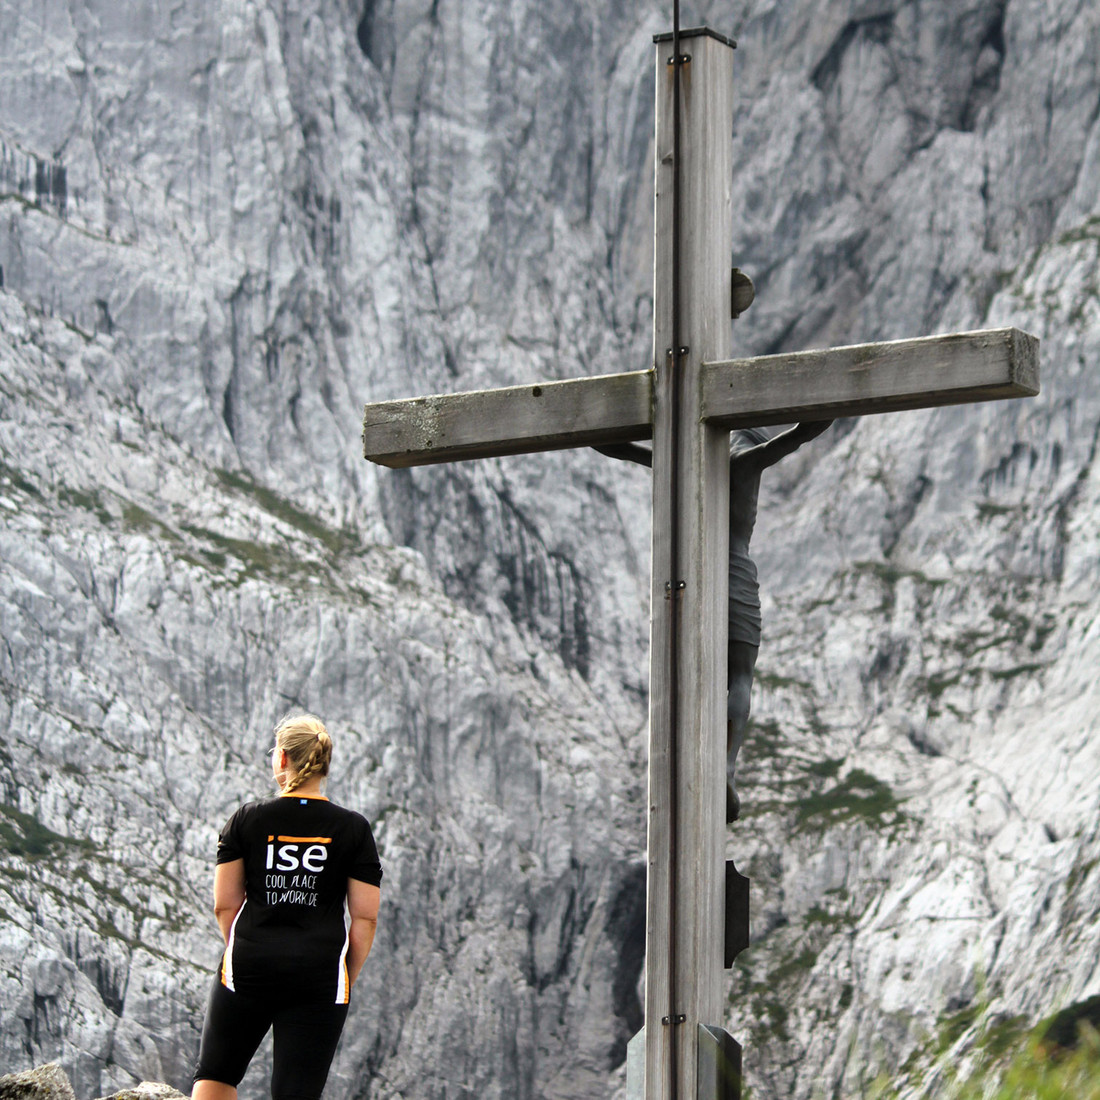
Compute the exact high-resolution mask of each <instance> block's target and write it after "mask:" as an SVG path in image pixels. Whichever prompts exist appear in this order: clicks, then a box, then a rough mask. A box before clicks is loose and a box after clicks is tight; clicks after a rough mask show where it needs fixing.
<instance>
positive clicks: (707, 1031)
mask: <svg viewBox="0 0 1100 1100" xmlns="http://www.w3.org/2000/svg"><path fill="white" fill-rule="evenodd" d="M671 38H672V36H670V35H664V36H659V37H658V38H657V39H656V40H655V41H656V47H657V50H656V53H657V56H656V70H657V119H656V141H655V147H654V155H655V162H656V163H655V190H656V196H655V239H656V248H655V258H654V292H653V299H654V322H653V365H652V368H651V369H649V370H642V371H634V372H629V373H625V374H608V375H602V376H598V377H591V378H579V379H571V380H568V381H553V382H541V383H537V384H532V385H520V386H512V387H509V388H505V389H498V390H490V391H484V392H474V393H459V394H447V395H440V396H431V397H418V398H412V399H410V400H404V401H386V402H381V403H376V404H370V405H367V406H366V412H365V417H364V425H363V450H364V454H365V456H366V457H367V458H368V459H370V460H372V461H374V462H378V463H382V464H383V465H386V466H392V467H404V466H415V465H423V464H428V463H440V462H454V461H459V460H464V459H475V458H487V457H491V456H498V455H512V454H520V453H525V452H533V451H545V450H554V449H560V448H567V447H583V446H590V445H596V444H610V443H621V442H627V441H632V440H640V439H649V438H652V440H653V518H652V524H653V534H652V546H653V556H652V580H651V621H650V701H649V715H650V718H649V794H648V800H647V804H648V835H647V860H648V882H647V909H646V993H645V1020H646V1027H645V1039H644V1052H645V1054H644V1097H645V1100H719V1098H721V1100H726V1098H728V1097H734V1096H736V1095H738V1093H739V1085H737V1084H736V1083H731V1082H729V1081H727V1080H724V1079H723V1075H722V1073H721V1072H718V1071H716V1069H715V1064H714V1062H713V1051H714V1049H715V1048H716V1044H717V1049H718V1050H719V1051H721V1050H722V1049H726V1050H728V1051H729V1050H732V1052H733V1057H734V1058H735V1059H737V1058H738V1055H739V1048H737V1047H736V1044H734V1043H733V1041H732V1039H729V1037H728V1036H726V1035H725V1032H724V1031H722V1030H721V1026H720V1025H721V1022H722V1020H723V1018H724V1015H725V1003H726V999H725V995H726V989H725V983H726V978H725V975H724V969H725V966H726V965H728V961H727V959H728V956H727V954H726V943H725V923H726V922H725V891H726V887H725V884H726V866H725V838H726V820H725V809H726V793H725V792H726V770H725V751H726V710H725V686H726V669H725V662H726V630H727V624H726V599H727V575H726V556H727V537H728V536H727V519H728V508H729V504H728V494H729V466H728V457H729V451H728V447H729V433H730V430H731V429H734V428H740V427H748V426H759V425H771V424H786V423H791V422H794V421H814V420H825V419H829V418H832V417H838V416H862V415H865V414H868V413H878V412H891V411H895V410H900V409H916V408H927V407H932V406H937V405H952V404H959V403H964V402H971V401H987V400H993V399H997V398H1010V397H1023V396H1032V395H1034V394H1036V393H1038V367H1039V353H1038V341H1037V340H1036V339H1035V338H1034V337H1032V336H1029V335H1027V334H1026V333H1023V332H1020V331H1018V330H1016V329H1000V330H996V331H987V332H965V333H957V334H954V335H950V336H933V337H926V338H923V339H916V340H901V341H896V342H890V343H878V344H861V345H857V346H854V347H841V348H831V349H828V350H825V351H807V352H795V353H792V354H784V355H769V356H763V357H758V358H751V359H734V358H732V357H731V325H730V316H731V292H732V285H731V284H732V275H731V268H730V250H731V242H732V239H733V231H732V230H733V226H732V203H731V189H732V179H733V139H732V133H733V47H734V43H733V42H731V41H730V40H729V39H726V38H723V37H722V36H720V35H717V34H715V33H713V32H712V31H709V30H706V29H705V28H704V29H698V30H692V31H683V32H680V35H679V42H680V51H679V52H680V56H679V58H674V57H672V53H673V50H672V46H671V44H670V40H671ZM677 80H679V85H680V91H679V92H677V91H676V87H675V85H676V82H677ZM676 102H679V112H680V137H679V145H680V165H679V188H680V201H679V208H680V209H679V213H680V218H679V236H680V239H679V250H678V251H679V267H680V276H679V278H680V303H681V304H680V320H679V329H678V332H679V343H680V347H678V348H677V347H674V346H673V339H672V326H673V322H672V313H673V303H672V301H671V295H672V291H671V289H670V278H669V271H670V265H671V263H672V238H673V227H672V221H673V194H672V190H673V168H674V166H673V149H674V129H673V113H674V104H675V103H676ZM677 387H679V392H678V395H677V393H676V388H677ZM674 441H675V443H676V446H677V454H676V460H675V461H674V460H673V446H674ZM670 532H676V533H677V536H678V537H677V539H676V543H677V544H676V545H675V546H674V545H672V544H671V543H672V541H673V540H672V539H671V538H670ZM673 562H676V563H677V564H676V567H675V569H674V568H673V564H672V563H673ZM634 1046H635V1049H637V1044H635V1045H634ZM707 1050H711V1052H712V1055H711V1060H708V1057H707V1056H706V1051H707ZM701 1053H702V1055H703V1056H702V1057H701Z"/></svg>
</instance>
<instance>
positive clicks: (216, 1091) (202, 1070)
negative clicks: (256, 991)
mask: <svg viewBox="0 0 1100 1100" xmlns="http://www.w3.org/2000/svg"><path fill="white" fill-rule="evenodd" d="M269 1027H271V1007H270V1005H268V1004H265V1003H264V1002H262V1001H256V1000H252V999H251V998H248V997H242V996H241V994H239V993H233V992H231V991H230V990H228V989H226V988H225V986H223V985H222V984H221V982H220V981H217V980H215V982H214V988H213V989H212V990H211V992H210V1003H209V1005H208V1006H207V1009H206V1021H205V1023H204V1024H203V1028H202V1043H201V1045H200V1046H199V1064H198V1065H197V1066H196V1067H195V1076H194V1086H193V1088H192V1091H191V1098H192V1100H237V1085H239V1084H240V1081H241V1078H242V1077H243V1076H244V1074H245V1070H247V1069H248V1063H249V1062H251V1061H252V1056H253V1055H254V1054H255V1053H256V1048H257V1047H258V1046H259V1045H260V1042H261V1041H262V1039H263V1037H264V1036H265V1035H266V1034H267V1031H268V1028H269Z"/></svg>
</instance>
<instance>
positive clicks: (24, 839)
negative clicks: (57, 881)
mask: <svg viewBox="0 0 1100 1100" xmlns="http://www.w3.org/2000/svg"><path fill="white" fill-rule="evenodd" d="M73 846H76V847H89V846H90V845H89V842H88V841H83V840H73V839H72V838H71V837H67V836H62V835H61V834H60V833H55V832H54V831H53V830H52V829H48V828H47V827H46V826H45V825H43V824H42V822H41V821H39V820H38V818H36V817H33V816H32V815H31V814H25V813H23V812H22V811H21V810H17V809H16V808H15V807H14V806H7V805H3V804H0V851H5V852H8V853H10V854H11V855H13V856H22V857H23V858H24V859H41V858H43V857H44V856H49V855H53V854H54V853H55V852H57V850H58V849H59V848H63V847H73Z"/></svg>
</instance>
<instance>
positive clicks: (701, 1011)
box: [645, 31, 733, 1100]
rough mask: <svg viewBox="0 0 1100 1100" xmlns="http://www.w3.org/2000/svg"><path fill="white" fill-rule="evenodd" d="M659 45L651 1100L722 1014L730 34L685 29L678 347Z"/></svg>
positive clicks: (676, 1078)
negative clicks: (723, 410) (708, 365)
mask: <svg viewBox="0 0 1100 1100" xmlns="http://www.w3.org/2000/svg"><path fill="white" fill-rule="evenodd" d="M656 46H657V50H656V53H657V56H656V63H657V129H656V140H655V146H654V156H655V159H656V165H655V187H656V195H655V205H656V210H655V232H656V246H655V256H654V292H653V304H654V322H653V361H654V367H655V369H656V388H655V407H654V420H653V423H654V430H653V470H654V477H653V570H652V577H653V581H652V595H651V599H652V605H651V607H652V610H651V625H650V728H649V799H648V810H649V815H648V859H649V874H648V893H647V903H646V904H647V917H646V1008H645V1018H646V1030H645V1100H696V1095H697V1087H698V1084H697V1059H698V1046H699V1040H698V1035H699V1025H701V1024H702V1025H720V1024H721V1021H722V1019H723V1017H724V1005H725V973H724V970H723V948H724V943H723V929H724V922H723V906H724V891H725V864H724V847H725V834H726V824H725V749H726V720H725V719H726V708H725V687H726V630H727V625H726V599H727V584H728V578H727V570H726V564H727V553H728V529H727V522H728V510H729V465H728V457H729V450H728V449H729V433H728V431H725V430H723V429H716V428H712V427H710V426H709V425H707V424H706V423H705V422H704V421H703V420H702V409H701V387H700V373H701V372H700V365H701V364H702V363H703V362H708V361H709V362H714V361H718V360H723V359H725V358H727V356H728V355H729V353H730V343H731V333H730V279H731V275H730V256H731V247H732V210H731V187H732V177H733V137H732V130H733V44H732V43H731V42H729V41H728V40H727V39H724V38H722V37H721V36H718V35H715V34H713V33H712V32H709V31H694V32H693V31H688V32H683V33H682V34H681V37H680V52H681V55H683V56H685V57H689V58H690V60H684V61H683V63H682V65H681V70H682V72H681V87H680V127H681V131H680V165H679V188H680V203H679V205H680V227H679V233H680V245H679V279H680V320H679V335H680V343H681V346H682V347H683V348H685V349H686V350H684V351H683V352H680V351H679V349H674V348H673V346H672V327H673V325H672V309H673V303H672V275H671V270H672V216H673V210H672V181H673V171H674V167H675V166H674V163H673V102H674V93H673V88H674V80H675V66H674V65H673V64H672V63H671V61H672V50H673V44H672V41H671V36H667V35H665V36H661V37H659V38H658V39H657V42H656ZM677 373H679V376H680V377H679V378H678V379H677ZM676 385H679V386H680V394H679V401H678V402H676V401H674V399H673V387H674V386H676ZM677 407H678V410H679V416H678V418H677V419H678V423H676V422H674V410H675V409H676V408H677ZM674 442H676V443H677V444H678V446H677V451H678V461H677V462H673V461H672V458H673V447H674ZM672 470H675V471H676V473H675V475H674V476H675V484H674V483H673V480H672V477H670V474H669V471H672ZM674 538H675V539H676V540H677V546H678V551H677V553H676V554H675V555H674V554H673V549H672V545H671V543H672V539H674ZM674 557H675V559H676V560H677V563H678V575H675V576H674V575H672V562H673V560H674ZM681 586H682V587H681ZM674 616H675V617H678V621H676V622H674ZM674 635H675V640H674V637H673V636H674Z"/></svg>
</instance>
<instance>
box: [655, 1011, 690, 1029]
mask: <svg viewBox="0 0 1100 1100" xmlns="http://www.w3.org/2000/svg"><path fill="white" fill-rule="evenodd" d="M686 1020H687V1017H686V1016H684V1015H683V1014H680V1015H677V1016H662V1017H661V1023H662V1024H664V1025H665V1026H666V1027H669V1026H675V1025H677V1024H682V1023H684V1022H685V1021H686Z"/></svg>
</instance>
